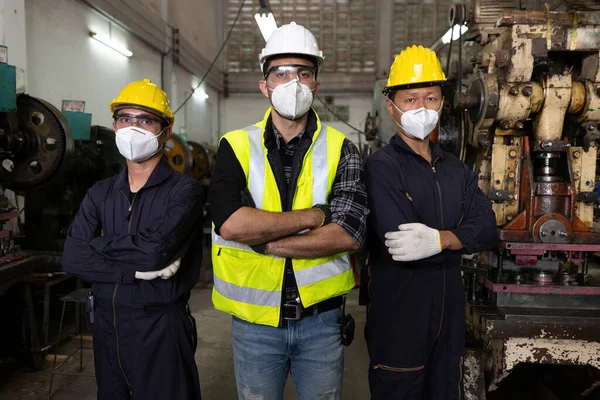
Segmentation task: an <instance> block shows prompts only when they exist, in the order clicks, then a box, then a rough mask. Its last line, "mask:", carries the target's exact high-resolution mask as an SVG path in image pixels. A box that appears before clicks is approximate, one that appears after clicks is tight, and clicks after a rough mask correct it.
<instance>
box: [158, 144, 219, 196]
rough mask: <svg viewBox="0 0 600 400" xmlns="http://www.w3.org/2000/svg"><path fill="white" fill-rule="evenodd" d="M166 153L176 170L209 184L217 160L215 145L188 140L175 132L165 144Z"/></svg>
mask: <svg viewBox="0 0 600 400" xmlns="http://www.w3.org/2000/svg"><path fill="white" fill-rule="evenodd" d="M164 154H165V156H166V157H167V160H168V161H169V164H170V165H171V167H173V169H174V170H176V171H179V172H181V173H184V174H189V175H191V176H193V177H194V179H196V180H198V181H200V182H201V183H202V184H204V185H208V181H209V178H210V174H211V172H212V169H213V168H214V165H215V161H216V148H215V147H212V146H208V145H202V144H200V143H197V142H194V141H191V140H190V141H186V140H185V139H184V137H183V136H181V135H178V134H173V135H171V138H170V139H169V140H168V141H167V143H166V145H165V149H164Z"/></svg>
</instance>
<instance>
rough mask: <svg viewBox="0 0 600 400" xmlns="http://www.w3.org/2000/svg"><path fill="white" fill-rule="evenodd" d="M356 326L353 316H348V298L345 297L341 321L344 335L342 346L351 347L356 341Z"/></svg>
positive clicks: (341, 329) (341, 330)
mask: <svg viewBox="0 0 600 400" xmlns="http://www.w3.org/2000/svg"><path fill="white" fill-rule="evenodd" d="M355 328H356V324H355V323H354V318H352V315H351V314H346V296H344V305H343V306H342V319H341V320H340V332H341V334H342V344H343V345H344V346H350V344H351V343H352V341H353V340H354V329H355Z"/></svg>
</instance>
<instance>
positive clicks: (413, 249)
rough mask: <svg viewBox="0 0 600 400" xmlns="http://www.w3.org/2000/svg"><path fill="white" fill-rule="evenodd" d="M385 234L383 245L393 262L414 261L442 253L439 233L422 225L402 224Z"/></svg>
mask: <svg viewBox="0 0 600 400" xmlns="http://www.w3.org/2000/svg"><path fill="white" fill-rule="evenodd" d="M398 229H399V230H398V231H395V232H388V233H386V234H385V238H386V239H387V240H386V241H385V245H386V246H387V247H388V251H389V252H390V254H391V255H392V258H393V259H394V260H395V261H415V260H422V259H424V258H427V257H431V256H434V255H436V254H439V253H440V252H441V251H442V240H441V238H440V231H438V230H436V229H432V228H430V227H428V226H426V225H423V224H418V223H414V224H402V225H400V226H398Z"/></svg>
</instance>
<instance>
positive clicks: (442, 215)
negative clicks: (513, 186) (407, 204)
mask: <svg viewBox="0 0 600 400" xmlns="http://www.w3.org/2000/svg"><path fill="white" fill-rule="evenodd" d="M439 159H440V158H439V157H438V158H436V159H435V160H434V161H433V163H432V164H431V170H432V171H433V177H434V178H435V184H436V186H437V190H438V196H439V199H440V219H441V223H442V230H443V229H444V206H443V202H442V188H441V187H440V181H439V180H438V178H437V175H436V174H435V173H436V171H435V163H436V162H437V161H438V160H439ZM442 271H443V274H444V286H443V289H442V315H441V317H440V327H439V329H438V334H437V336H436V338H435V340H437V339H438V338H439V337H440V333H442V324H443V322H444V309H445V307H446V264H442Z"/></svg>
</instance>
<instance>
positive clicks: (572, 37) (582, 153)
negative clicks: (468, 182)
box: [450, 0, 600, 399]
mask: <svg viewBox="0 0 600 400" xmlns="http://www.w3.org/2000/svg"><path fill="white" fill-rule="evenodd" d="M519 3H523V2H519V1H507V2H502V3H500V2H490V1H486V0H478V1H476V2H475V4H474V5H457V6H455V7H453V8H452V10H451V11H450V20H451V25H452V26H454V25H455V24H456V25H459V26H460V25H463V24H466V25H467V26H468V28H469V30H468V35H465V38H466V39H470V40H472V41H474V42H475V43H477V45H478V46H479V51H478V52H477V54H476V55H475V56H474V57H472V58H469V59H467V60H465V61H466V63H468V64H471V67H472V71H471V72H470V73H469V74H468V75H466V76H464V77H463V76H461V75H462V73H463V71H464V70H466V69H467V68H465V65H464V63H463V62H462V57H461V54H460V52H462V51H463V49H464V48H465V46H462V45H461V42H462V40H459V45H458V46H456V50H455V52H457V53H459V54H458V57H457V58H458V62H457V63H456V68H455V72H454V74H453V75H452V76H453V77H454V78H455V79H456V82H457V83H456V85H455V88H456V87H458V88H460V87H462V86H463V85H464V84H468V89H467V90H466V92H462V91H461V90H456V92H455V95H454V96H452V97H451V98H453V103H454V106H455V109H456V110H457V111H458V112H459V113H462V115H463V118H462V129H461V130H460V131H459V132H460V133H461V135H460V138H459V141H460V142H464V143H466V146H465V151H464V153H463V154H462V155H463V157H464V160H465V162H466V163H467V164H468V165H472V166H473V168H474V170H475V172H476V173H477V175H478V176H479V187H480V189H481V190H482V191H483V192H484V193H486V194H487V195H488V197H489V198H490V200H491V202H492V206H493V209H494V212H495V214H496V223H497V225H498V233H499V237H500V244H499V248H498V249H497V250H495V251H491V252H487V253H483V254H479V255H475V256H474V257H469V258H465V263H464V264H465V266H464V274H465V278H466V279H465V280H466V283H467V284H466V288H467V295H468V305H467V310H466V311H467V324H468V328H469V332H468V333H469V337H470V338H471V339H472V342H473V344H474V347H473V348H474V349H476V350H475V351H474V352H471V353H470V356H471V357H470V358H469V359H468V362H467V363H466V367H467V368H469V371H468V372H469V374H468V376H466V377H465V383H467V384H468V385H467V391H468V393H466V395H467V396H470V398H472V399H482V398H485V393H486V392H487V393H489V394H490V396H491V392H493V391H494V390H495V389H497V388H501V387H502V384H503V382H504V381H505V379H506V378H507V377H508V376H509V375H510V374H511V372H512V370H513V369H514V368H515V367H516V366H517V365H518V364H530V365H531V364H553V365H562V366H565V365H571V366H576V367H577V366H578V367H580V368H579V369H578V371H579V373H578V377H577V382H578V385H574V386H572V387H569V388H568V389H565V386H566V385H565V382H566V379H565V378H563V379H564V380H563V381H562V382H561V381H560V380H556V379H554V380H550V381H548V380H547V379H543V378H539V382H534V383H535V384H538V385H539V386H540V387H542V388H543V391H547V392H548V393H554V396H558V397H555V398H566V396H569V397H568V398H579V397H577V396H588V395H591V394H592V393H593V392H594V389H596V388H597V387H598V386H600V270H596V271H595V272H590V262H591V261H592V258H593V256H594V253H595V252H598V251H600V226H599V225H598V224H597V223H596V222H595V219H594V210H595V208H597V204H598V193H597V191H596V188H597V176H598V172H599V171H598V170H597V159H598V145H597V143H596V139H598V138H600V137H599V136H598V128H599V123H600V5H599V4H598V3H597V2H594V1H581V0H580V1H569V2H566V3H567V4H566V5H563V6H562V7H560V9H559V10H557V11H551V10H550V9H549V7H548V8H544V9H541V10H537V11H536V10H530V9H529V10H522V9H520V8H521V7H520V4H519ZM561 10H562V11H561ZM584 11H585V12H584ZM492 12H493V13H492ZM472 49H473V47H472V46H471V51H472ZM451 57H452V53H451ZM451 61H452V58H451ZM560 374H561V376H562V375H564V374H565V372H564V370H563V372H561V373H560ZM477 376H479V377H480V378H479V379H475V377H477ZM598 390H600V389H598ZM598 390H596V395H597V394H598ZM544 398H546V397H544Z"/></svg>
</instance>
